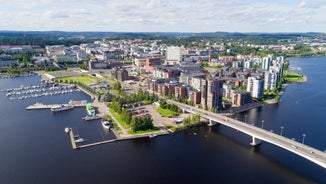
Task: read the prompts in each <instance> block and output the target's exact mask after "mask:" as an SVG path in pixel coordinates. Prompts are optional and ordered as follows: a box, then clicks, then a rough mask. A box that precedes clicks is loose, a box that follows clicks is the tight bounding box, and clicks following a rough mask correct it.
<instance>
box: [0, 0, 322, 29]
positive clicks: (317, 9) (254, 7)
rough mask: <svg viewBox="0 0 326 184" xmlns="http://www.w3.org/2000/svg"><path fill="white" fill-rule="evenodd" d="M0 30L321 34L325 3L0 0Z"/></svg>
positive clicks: (312, 0)
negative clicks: (311, 32) (313, 32)
mask: <svg viewBox="0 0 326 184" xmlns="http://www.w3.org/2000/svg"><path fill="white" fill-rule="evenodd" d="M0 4H1V6H0V30H21V31H28V30H30V31H47V30H62V31H116V32H120V31H121V32H215V31H228V32H310V31H315V32H326V18H325V17H326V0H33V1H26V0H0Z"/></svg>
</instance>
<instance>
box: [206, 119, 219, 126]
mask: <svg viewBox="0 0 326 184" xmlns="http://www.w3.org/2000/svg"><path fill="white" fill-rule="evenodd" d="M217 124H218V123H217V122H215V121H213V120H211V119H210V120H209V123H208V126H214V125H217Z"/></svg>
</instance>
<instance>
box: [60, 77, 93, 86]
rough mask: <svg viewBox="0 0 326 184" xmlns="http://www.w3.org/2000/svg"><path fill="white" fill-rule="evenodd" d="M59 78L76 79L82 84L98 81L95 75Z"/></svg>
mask: <svg viewBox="0 0 326 184" xmlns="http://www.w3.org/2000/svg"><path fill="white" fill-rule="evenodd" d="M60 79H61V80H63V81H65V80H67V81H70V80H71V81H77V82H80V83H82V84H84V85H86V84H88V83H93V82H98V79H97V78H96V77H91V76H88V75H84V76H75V77H63V78H60Z"/></svg>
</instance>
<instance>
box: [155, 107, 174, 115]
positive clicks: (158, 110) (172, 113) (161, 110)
mask: <svg viewBox="0 0 326 184" xmlns="http://www.w3.org/2000/svg"><path fill="white" fill-rule="evenodd" d="M156 111H157V112H158V113H160V115H161V116H163V117H169V116H175V115H178V114H179V113H177V112H174V111H171V110H169V109H162V108H161V107H158V108H157V109H156Z"/></svg>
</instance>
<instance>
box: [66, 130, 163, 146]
mask: <svg viewBox="0 0 326 184" xmlns="http://www.w3.org/2000/svg"><path fill="white" fill-rule="evenodd" d="M151 134H155V136H160V135H167V134H169V133H168V132H155V133H146V134H139V135H133V136H128V137H119V138H116V139H110V140H105V141H99V142H94V143H89V144H84V145H80V146H77V145H76V143H75V138H74V134H73V131H72V129H71V128H70V131H69V135H70V141H71V145H72V149H74V150H75V149H82V148H88V147H92V146H97V145H102V144H107V143H112V142H117V141H124V140H130V139H137V138H146V137H148V138H149V136H150V135H151Z"/></svg>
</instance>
